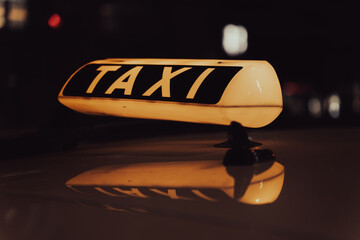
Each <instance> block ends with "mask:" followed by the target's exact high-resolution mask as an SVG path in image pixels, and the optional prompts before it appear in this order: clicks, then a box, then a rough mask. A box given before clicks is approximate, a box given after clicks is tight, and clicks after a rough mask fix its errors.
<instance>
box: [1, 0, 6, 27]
mask: <svg viewBox="0 0 360 240" xmlns="http://www.w3.org/2000/svg"><path fill="white" fill-rule="evenodd" d="M5 22H6V21H5V6H4V3H0V28H3V27H4V26H5Z"/></svg>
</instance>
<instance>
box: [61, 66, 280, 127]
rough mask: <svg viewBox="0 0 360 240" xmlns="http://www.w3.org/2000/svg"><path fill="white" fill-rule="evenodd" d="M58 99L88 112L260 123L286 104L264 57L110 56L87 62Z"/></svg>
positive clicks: (265, 121) (258, 124) (265, 123)
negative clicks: (181, 58)
mask: <svg viewBox="0 0 360 240" xmlns="http://www.w3.org/2000/svg"><path fill="white" fill-rule="evenodd" d="M59 101H60V102H61V103H62V104H64V105H66V106H68V107H69V108H71V109H73V110H76V111H79V112H83V113H88V114H101V115H112V116H120V117H134V118H147V119H162V120H174V121H186V122H197V123H210V124H222V125H228V124H230V123H231V122H232V121H236V122H239V123H241V124H242V125H243V126H246V127H262V126H265V125H267V124H269V123H270V122H272V121H273V120H274V119H275V118H276V117H277V116H278V115H279V114H280V112H281V110H282V94H281V88H280V84H279V81H278V78H277V75H276V73H275V71H274V69H273V68H272V66H271V65H270V64H269V63H268V62H266V61H235V60H180V59H178V60H173V59H107V60H98V61H94V62H91V63H89V64H86V65H85V66H83V67H82V68H80V69H79V70H78V71H77V72H75V73H74V74H73V75H72V76H71V77H70V79H69V80H68V81H67V82H66V84H65V86H64V87H63V89H62V90H61V92H60V94H59Z"/></svg>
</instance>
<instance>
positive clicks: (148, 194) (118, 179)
mask: <svg viewBox="0 0 360 240" xmlns="http://www.w3.org/2000/svg"><path fill="white" fill-rule="evenodd" d="M259 169H262V170H261V171H260V170H259ZM284 172H285V168H284V166H283V165H282V164H280V163H278V162H265V163H258V165H256V166H253V165H252V166H241V165H239V166H224V165H223V164H222V162H219V161H211V160H209V161H184V162H157V163H138V164H127V165H110V166H104V167H100V168H96V169H93V170H89V171H87V172H84V173H81V174H79V175H78V176H76V177H74V178H72V179H70V180H69V181H67V182H66V185H67V186H68V187H69V188H71V189H73V190H75V191H78V192H89V191H90V192H94V190H95V191H96V192H98V193H101V194H105V195H108V196H110V197H119V198H126V197H134V198H150V199H151V198H159V197H163V198H165V199H180V200H207V201H212V202H221V201H224V200H228V199H232V200H235V201H237V202H241V203H245V204H251V205H260V204H267V203H272V202H274V201H275V200H276V199H277V198H278V197H279V195H280V192H281V190H282V187H283V183H284Z"/></svg>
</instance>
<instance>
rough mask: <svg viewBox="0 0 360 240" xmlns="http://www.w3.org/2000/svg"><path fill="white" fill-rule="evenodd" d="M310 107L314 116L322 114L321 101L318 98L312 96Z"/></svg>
mask: <svg viewBox="0 0 360 240" xmlns="http://www.w3.org/2000/svg"><path fill="white" fill-rule="evenodd" d="M308 109H309V112H310V114H311V116H312V117H316V118H318V117H320V116H321V101H320V99H318V98H311V99H310V100H309V102H308Z"/></svg>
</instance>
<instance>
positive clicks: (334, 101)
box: [329, 94, 341, 118]
mask: <svg viewBox="0 0 360 240" xmlns="http://www.w3.org/2000/svg"><path fill="white" fill-rule="evenodd" d="M340 105H341V101H340V97H339V95H337V94H333V95H331V96H330V98H329V114H330V116H331V117H332V118H338V117H339V116H340Z"/></svg>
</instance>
